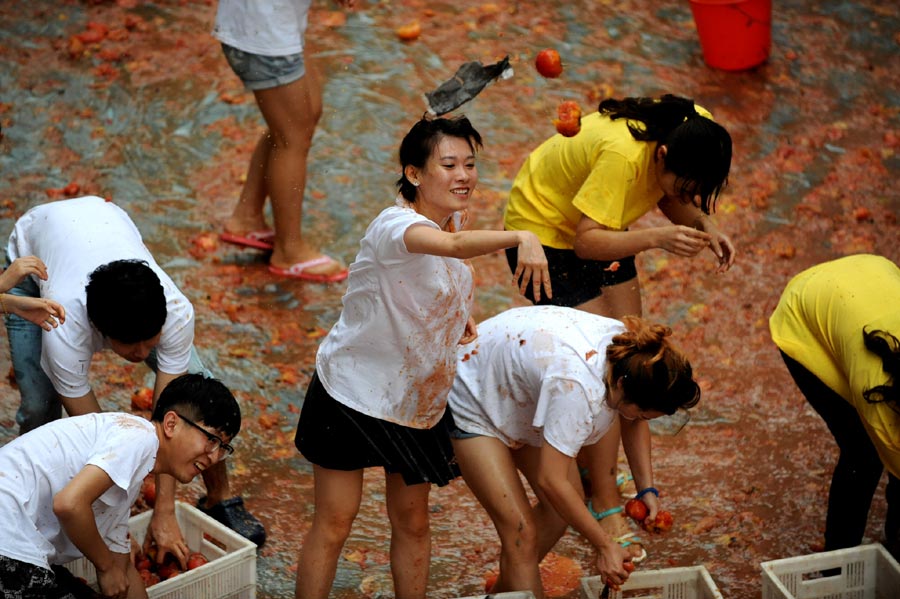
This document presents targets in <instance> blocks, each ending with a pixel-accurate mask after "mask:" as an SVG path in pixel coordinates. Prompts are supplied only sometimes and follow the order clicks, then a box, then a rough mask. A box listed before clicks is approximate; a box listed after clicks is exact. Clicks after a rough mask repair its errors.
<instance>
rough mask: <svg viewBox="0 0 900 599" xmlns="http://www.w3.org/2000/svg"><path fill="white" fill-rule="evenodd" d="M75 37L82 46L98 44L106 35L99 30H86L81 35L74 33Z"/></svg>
mask: <svg viewBox="0 0 900 599" xmlns="http://www.w3.org/2000/svg"><path fill="white" fill-rule="evenodd" d="M75 37H77V38H78V40H79V41H81V43H83V44H99V43H100V42H102V41H103V38H105V37H106V33H104V32H103V31H100V30H99V29H88V30H87V31H82V32H81V33H76V34H75Z"/></svg>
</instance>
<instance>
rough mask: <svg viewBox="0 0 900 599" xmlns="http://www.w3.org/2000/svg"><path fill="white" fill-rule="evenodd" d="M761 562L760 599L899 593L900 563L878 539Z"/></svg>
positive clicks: (852, 598) (844, 598) (881, 597)
mask: <svg viewBox="0 0 900 599" xmlns="http://www.w3.org/2000/svg"><path fill="white" fill-rule="evenodd" d="M761 565H762V596H763V599H897V598H898V597H900V565H898V564H897V560H895V559H894V558H893V557H891V554H890V553H888V552H887V550H886V549H885V548H884V547H883V546H882V545H881V544H879V543H872V544H870V545H860V546H859V547H851V548H849V549H838V550H837V551H825V552H822V553H815V554H812V555H801V556H799V557H789V558H785V559H779V560H773V561H770V562H763V563H762V564H761ZM832 570H837V571H836V572H832Z"/></svg>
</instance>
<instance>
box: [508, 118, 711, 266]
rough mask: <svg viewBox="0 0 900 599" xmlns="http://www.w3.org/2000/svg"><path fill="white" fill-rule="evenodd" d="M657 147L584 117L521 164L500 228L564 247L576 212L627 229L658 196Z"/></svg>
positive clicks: (611, 123)
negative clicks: (567, 134) (529, 233)
mask: <svg viewBox="0 0 900 599" xmlns="http://www.w3.org/2000/svg"><path fill="white" fill-rule="evenodd" d="M695 108H696V110H697V112H698V113H700V114H701V115H703V116H705V117H707V118H712V115H711V114H710V113H709V112H708V111H707V110H705V109H704V108H702V107H700V106H695ZM638 125H640V123H638ZM656 146H657V143H656V142H646V141H637V140H635V139H634V137H632V136H631V132H630V131H629V130H628V120H627V119H616V120H612V119H610V118H609V117H608V116H605V115H601V114H600V113H599V112H594V113H591V114H589V115H587V116H585V117H583V118H582V119H581V131H580V132H579V133H578V135H575V136H573V137H564V136H563V135H560V134H556V135H554V136H553V137H551V138H550V139H548V140H547V141H545V142H544V143H542V144H541V145H540V146H538V148H537V149H536V150H534V151H533V152H532V153H531V154H530V155H529V156H528V158H527V159H526V160H525V164H523V165H522V168H521V169H519V173H518V174H517V175H516V178H515V180H514V181H513V186H512V189H511V190H510V193H509V201H508V202H507V204H506V210H505V213H504V216H503V225H504V227H505V228H506V229H508V230H510V231H532V232H533V233H534V234H535V235H537V236H538V238H539V239H540V240H541V243H542V244H543V245H546V246H549V247H553V248H557V249H566V250H570V249H572V248H573V247H574V243H575V230H576V228H577V226H578V221H579V220H581V216H582V215H586V216H587V217H588V218H591V219H593V220H594V221H596V222H598V223H600V224H601V225H604V226H606V227H609V228H611V229H615V230H620V231H621V230H624V229H626V228H628V227H629V226H630V225H631V224H632V223H634V222H635V221H636V220H637V219H639V218H640V217H641V216H643V215H644V214H646V213H647V212H649V211H650V210H652V209H653V207H654V206H656V205H657V204H658V203H659V201H660V200H661V199H662V197H663V191H662V189H661V188H660V186H659V184H658V183H657V180H656V166H655V162H654V160H653V154H654V151H655V150H656Z"/></svg>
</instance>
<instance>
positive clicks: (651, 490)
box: [634, 487, 659, 499]
mask: <svg viewBox="0 0 900 599" xmlns="http://www.w3.org/2000/svg"><path fill="white" fill-rule="evenodd" d="M647 493H653V494H654V495H656V496H657V497H659V489H657V488H656V487H647V488H646V489H641V490H640V491H638V494H637V495H635V496H634V498H635V499H640V498H641V497H643V496H644V495H646V494H647Z"/></svg>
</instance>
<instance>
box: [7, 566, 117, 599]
mask: <svg viewBox="0 0 900 599" xmlns="http://www.w3.org/2000/svg"><path fill="white" fill-rule="evenodd" d="M99 596H100V595H97V594H96V593H94V592H93V591H92V590H91V588H90V587H88V586H87V585H86V584H84V583H83V582H81V581H80V580H78V579H76V578H75V577H74V576H73V575H72V574H71V573H70V572H69V571H68V570H66V569H65V568H63V567H62V566H51V569H49V570H48V569H47V568H42V567H40V566H35V565H34V564H29V563H27V562H22V561H19V560H17V559H13V558H11V557H6V556H4V555H0V597H15V598H17V599H18V598H22V599H34V598H37V597H42V598H43V597H48V598H53V599H79V598H82V599H83V598H84V597H99Z"/></svg>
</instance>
